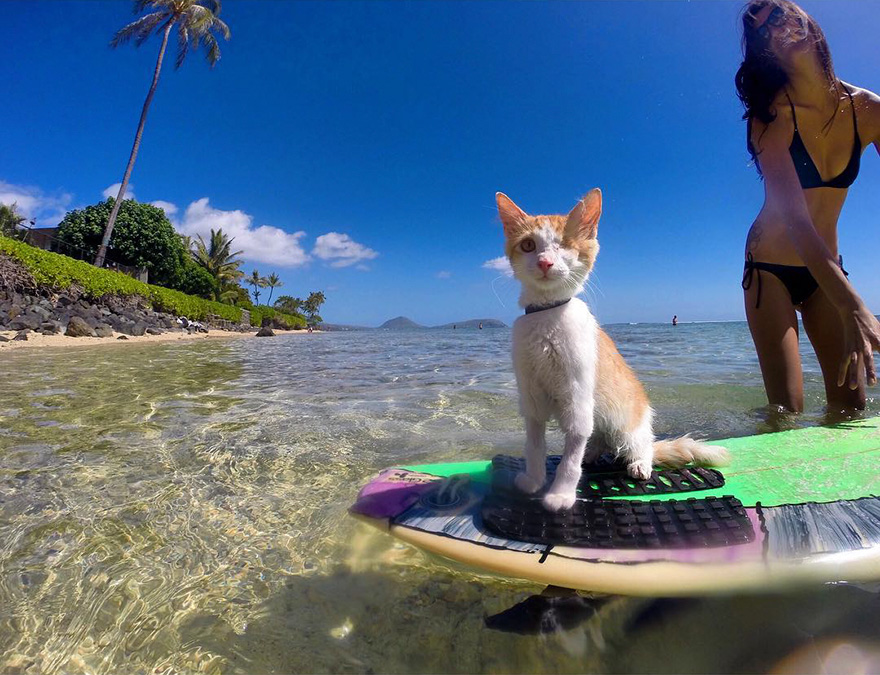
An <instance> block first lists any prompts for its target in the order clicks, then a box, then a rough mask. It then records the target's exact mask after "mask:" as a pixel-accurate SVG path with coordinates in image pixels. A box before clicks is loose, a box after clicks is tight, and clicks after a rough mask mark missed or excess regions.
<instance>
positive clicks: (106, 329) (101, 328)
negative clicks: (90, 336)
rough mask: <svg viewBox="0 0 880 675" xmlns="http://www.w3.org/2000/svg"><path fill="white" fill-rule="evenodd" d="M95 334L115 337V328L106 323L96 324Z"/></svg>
mask: <svg viewBox="0 0 880 675" xmlns="http://www.w3.org/2000/svg"><path fill="white" fill-rule="evenodd" d="M95 335H97V336H98V337H113V329H112V328H111V327H110V326H108V325H107V324H106V323H99V324H98V325H97V326H95Z"/></svg>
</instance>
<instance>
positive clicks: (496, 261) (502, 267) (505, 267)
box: [483, 255, 513, 277]
mask: <svg viewBox="0 0 880 675" xmlns="http://www.w3.org/2000/svg"><path fill="white" fill-rule="evenodd" d="M483 267H484V268H485V269H487V270H495V271H496V272H503V273H504V274H506V275H507V276H509V277H512V276H513V269H511V267H510V260H508V259H507V256H504V255H503V256H500V257H498V258H492V260H487V261H486V262H484V263H483Z"/></svg>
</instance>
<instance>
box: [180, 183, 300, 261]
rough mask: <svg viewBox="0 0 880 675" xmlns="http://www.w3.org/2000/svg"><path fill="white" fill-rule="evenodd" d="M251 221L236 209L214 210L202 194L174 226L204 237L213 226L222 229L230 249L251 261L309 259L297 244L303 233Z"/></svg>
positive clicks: (185, 232)
mask: <svg viewBox="0 0 880 675" xmlns="http://www.w3.org/2000/svg"><path fill="white" fill-rule="evenodd" d="M166 203H167V202H166ZM166 213H167V212H166ZM253 220H254V219H253V216H250V215H248V214H247V213H245V212H244V211H240V210H238V209H236V210H235V211H222V210H220V209H215V208H214V207H212V206H211V205H210V204H209V203H208V198H207V197H202V198H201V199H197V200H196V201H194V202H193V203H191V204H190V205H189V206H187V207H186V211H185V212H184V214H183V220H182V221H181V222H179V223H175V226H176V227H177V229H178V230H179V231H180V232H181V233H183V234H185V235H189V236H191V237H195V236H196V235H201V236H202V238H203V239H206V240H207V238H208V237H210V236H211V230H212V229H214V230H216V229H222V230H223V232H224V234H226V235H227V236H229V237H230V238H232V237H234V238H235V241H234V242H233V243H232V250H234V251H241V252H242V257H243V258H244V259H246V260H248V261H250V262H260V263H267V264H269V265H278V266H279V267H300V266H301V265H304V264H305V263H306V262H308V260H309V256H308V254H307V253H306V252H305V251H304V250H303V248H302V246H301V245H300V239H302V238H303V237H304V236H305V235H306V233H305V232H302V231H300V232H294V233H293V234H290V233H289V232H285V231H284V230H282V229H281V228H279V227H272V226H270V225H260V226H259V227H254V226H253Z"/></svg>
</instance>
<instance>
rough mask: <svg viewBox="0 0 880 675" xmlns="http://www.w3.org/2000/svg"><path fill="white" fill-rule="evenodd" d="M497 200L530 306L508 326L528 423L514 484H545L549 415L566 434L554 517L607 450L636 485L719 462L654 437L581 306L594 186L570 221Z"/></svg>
mask: <svg viewBox="0 0 880 675" xmlns="http://www.w3.org/2000/svg"><path fill="white" fill-rule="evenodd" d="M495 198H496V201H497V203H498V213H499V215H500V216H501V222H502V223H503V225H504V235H505V239H506V245H505V252H506V253H507V257H508V258H509V259H510V265H511V267H512V268H513V273H514V276H515V277H516V278H517V279H518V280H519V281H520V282H521V283H522V293H521V295H520V305H522V306H523V307H524V308H525V310H526V313H525V315H524V316H521V317H520V318H519V319H517V320H516V322H515V323H514V325H513V365H514V370H515V372H516V382H517V387H518V389H519V402H520V412H521V413H522V415H523V417H524V418H525V426H526V445H525V459H526V470H525V472H522V473H520V474H519V475H518V476H517V477H516V486H517V488H519V489H520V490H522V491H523V492H526V493H528V494H533V493H535V492H537V491H538V490H540V489H541V488H542V487H543V486H544V481H545V480H546V465H545V456H546V453H547V448H546V444H545V439H544V432H545V426H546V423H547V421H548V420H550V418H551V417H552V418H555V419H556V420H557V421H558V423H559V426H560V428H561V429H562V431H563V432H564V433H565V446H564V450H563V455H562V460H561V461H560V463H559V467H558V469H557V471H556V478H555V480H554V481H553V484H552V485H551V486H550V487H549V488H548V490H547V492H546V494H545V495H544V497H543V504H544V506H545V507H546V508H547V509H549V510H551V511H560V510H563V509H568V508H570V507H571V506H572V505H573V504H574V502H575V499H576V495H577V484H578V481H579V480H580V477H581V463H582V462H583V461H584V460H586V461H592V460H594V459H596V456H595V455H598V454H600V453H601V452H602V451H603V450H604V449H605V447H608V448H610V449H611V450H612V451H615V452H616V453H617V454H618V456H620V457H622V458H623V460H624V462H625V463H626V467H627V471H628V472H629V474H630V475H631V476H632V477H633V478H636V479H639V480H645V479H647V478H649V477H650V475H651V471H652V467H653V465H654V464H661V465H666V466H683V465H684V464H687V463H691V462H693V463H698V464H723V463H725V462H726V460H727V451H726V450H725V449H724V448H721V447H719V446H710V445H706V444H704V443H700V442H698V441H695V440H693V439H692V438H689V437H687V436H685V437H682V438H676V439H671V440H667V441H655V440H654V432H653V429H652V417H653V410H651V406H650V403H649V401H648V397H647V396H646V395H645V390H644V388H643V387H642V385H641V383H640V382H639V380H638V379H637V378H636V376H635V373H633V371H632V370H631V369H630V368H629V366H627V365H626V362H625V361H624V360H623V357H621V355H620V353H619V352H618V351H617V348H616V347H615V346H614V342H612V340H611V338H610V337H608V335H606V334H605V332H604V331H603V330H602V329H601V328H599V325H598V323H597V322H596V319H595V318H594V317H593V315H592V314H591V313H590V310H589V308H588V307H587V305H586V303H584V302H583V301H581V300H580V299H578V298H577V297H575V296H576V295H578V294H579V293H580V292H582V291H583V288H584V283H585V282H586V280H587V277H588V276H589V274H590V270H592V268H593V263H594V262H595V261H596V255H597V254H598V252H599V242H598V241H597V240H596V233H597V230H598V226H599V216H600V215H601V214H602V193H601V191H600V190H599V189H598V188H596V189H593V190H591V191H590V192H589V193H588V194H587V195H586V196H585V197H584V198H583V199H582V200H581V201H580V202H578V203H577V205H576V206H575V207H574V208H573V209H572V210H571V212H570V213H569V214H568V216H559V215H550V216H530V215H528V214H526V213H525V212H524V211H523V210H522V209H520V208H519V207H518V206H517V205H516V204H514V203H513V201H511V199H510V198H509V197H507V196H506V195H504V194H502V193H500V192H499V193H497V194H496V196H495ZM594 434H595V435H594ZM591 436H592V437H593V442H591V443H590V444H589V445H588V443H587V442H588V441H589V440H590V438H591ZM597 441H604V444H605V445H604V446H603V444H602V443H601V442H597ZM585 452H586V454H587V456H586V457H585V456H584V455H585Z"/></svg>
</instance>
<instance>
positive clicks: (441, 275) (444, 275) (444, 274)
mask: <svg viewBox="0 0 880 675" xmlns="http://www.w3.org/2000/svg"><path fill="white" fill-rule="evenodd" d="M451 276H452V272H447V271H446V270H442V271H440V272H437V278H438V279H448V278H449V277H451Z"/></svg>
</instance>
